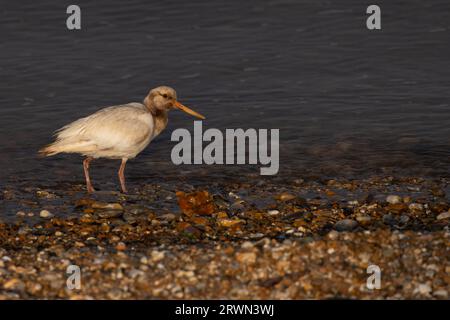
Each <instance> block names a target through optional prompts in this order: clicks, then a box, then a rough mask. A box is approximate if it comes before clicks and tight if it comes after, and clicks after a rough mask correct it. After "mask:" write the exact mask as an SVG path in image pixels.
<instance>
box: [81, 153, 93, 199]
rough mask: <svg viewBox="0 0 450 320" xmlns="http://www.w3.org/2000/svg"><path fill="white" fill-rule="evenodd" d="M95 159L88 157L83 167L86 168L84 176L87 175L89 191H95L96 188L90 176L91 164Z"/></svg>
mask: <svg viewBox="0 0 450 320" xmlns="http://www.w3.org/2000/svg"><path fill="white" fill-rule="evenodd" d="M92 160H94V158H91V157H87V158H86V159H84V160H83V168H84V176H85V177H86V189H87V191H88V192H89V193H91V192H94V191H95V190H94V188H93V187H92V184H91V179H90V178H89V164H90V163H91V161H92Z"/></svg>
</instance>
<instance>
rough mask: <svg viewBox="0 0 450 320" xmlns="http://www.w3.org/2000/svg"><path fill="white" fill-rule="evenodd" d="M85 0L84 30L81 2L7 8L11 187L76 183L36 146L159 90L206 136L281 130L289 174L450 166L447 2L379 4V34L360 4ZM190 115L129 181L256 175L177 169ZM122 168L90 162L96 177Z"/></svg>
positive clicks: (1, 128)
mask: <svg viewBox="0 0 450 320" xmlns="http://www.w3.org/2000/svg"><path fill="white" fill-rule="evenodd" d="M75 3H76V4H78V5H79V6H80V7H81V10H82V30H81V31H68V30H67V29H66V26H65V20H66V16H67V15H66V13H65V11H66V7H67V6H68V5H69V4H72V2H70V3H69V2H65V1H58V2H57V1H48V0H43V1H21V2H20V4H19V3H18V2H13V1H10V2H8V3H2V4H1V7H0V35H1V43H0V74H1V79H2V80H1V81H0V106H1V108H0V135H1V143H0V165H1V166H2V170H1V178H2V181H7V182H8V183H9V184H14V183H16V182H19V181H21V182H22V183H23V181H26V180H28V181H39V183H43V184H45V183H46V182H48V183H50V181H54V180H59V181H79V182H81V181H82V180H83V177H82V171H81V158H79V157H78V156H75V155H72V156H57V157H54V158H50V159H39V158H37V157H36V151H37V150H38V149H39V148H40V147H41V146H42V145H44V144H46V143H48V142H50V141H51V134H52V132H53V131H54V130H55V129H57V128H59V127H61V126H63V125H64V124H66V123H68V122H70V121H73V120H75V119H77V118H79V117H81V116H85V115H88V114H89V113H91V112H94V111H95V110H97V109H98V108H99V107H103V106H107V105H112V104H119V103H125V102H130V101H141V100H142V99H143V97H144V96H145V94H146V93H147V91H148V89H150V88H152V87H155V86H158V85H161V84H166V85H170V86H173V87H174V88H176V90H177V91H178V94H179V97H180V101H182V102H184V103H185V104H186V105H188V106H191V107H192V108H193V109H195V110H197V111H199V112H201V113H203V114H205V115H206V116H207V121H205V122H204V127H205V129H206V128H208V127H214V128H219V129H225V128H279V129H280V143H281V146H280V173H279V174H280V176H283V175H291V174H292V172H294V173H295V174H298V175H299V176H301V175H307V174H319V175H325V176H340V175H343V176H361V175H366V174H385V173H392V172H393V173H399V174H405V175H425V176H428V175H429V176H444V175H445V176H448V173H449V172H450V138H449V133H450V129H449V128H450V109H449V108H450V106H449V104H450V44H449V39H450V3H449V2H448V0H435V1H422V0H421V1H377V4H378V5H380V7H381V10H382V30H381V31H369V30H367V29H366V27H365V19H366V14H365V10H366V7H367V4H366V3H364V2H361V1H323V0H319V1H294V0H289V1H285V0H283V1H216V0H214V1H211V0H210V1H194V0H190V1H183V2H175V1H158V2H156V1H153V2H149V1H127V2H126V4H125V2H119V1H95V4H94V3H93V1H76V2H75ZM192 121H193V118H191V117H189V116H187V115H185V114H181V113H179V112H172V114H171V116H170V122H169V126H168V128H167V129H166V131H165V132H164V133H163V134H162V135H161V136H160V137H159V138H158V139H157V140H155V141H154V142H152V144H151V146H150V147H149V148H148V149H146V150H145V151H144V152H143V153H142V154H141V155H140V156H139V157H138V158H137V159H136V160H134V161H133V162H130V165H129V167H128V169H127V170H128V172H127V173H128V176H129V177H130V179H151V178H155V177H159V178H161V174H162V173H166V174H169V175H171V176H174V177H176V176H177V175H179V174H180V172H181V174H186V175H191V176H192V177H194V176H198V177H203V178H205V179H208V178H209V179H212V178H219V179H220V178H221V177H226V176H230V175H235V176H237V175H239V174H240V173H241V172H250V173H255V174H257V173H258V172H259V167H243V168H235V167H226V166H220V167H217V166H215V167H196V166H183V167H182V168H180V167H176V166H175V165H172V164H171V162H170V150H171V148H172V147H173V145H174V143H172V142H170V134H171V132H172V131H173V130H174V129H176V128H179V127H186V128H189V129H192V125H193V122H192ZM117 166H118V163H117V161H116V162H113V161H105V160H103V161H101V162H100V163H98V167H97V168H96V167H95V164H94V170H95V171H94V174H93V175H94V178H95V179H102V180H103V181H104V182H106V181H109V180H111V176H112V175H113V174H114V175H115V173H114V172H115V170H116V168H117ZM181 169H182V170H181ZM241 170H243V171H241Z"/></svg>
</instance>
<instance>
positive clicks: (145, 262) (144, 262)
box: [139, 257, 148, 264]
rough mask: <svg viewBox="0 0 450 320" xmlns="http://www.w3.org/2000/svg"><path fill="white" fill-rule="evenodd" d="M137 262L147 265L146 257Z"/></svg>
mask: <svg viewBox="0 0 450 320" xmlns="http://www.w3.org/2000/svg"><path fill="white" fill-rule="evenodd" d="M139 262H140V263H141V264H147V263H148V259H147V257H142V258H141V259H140V260H139Z"/></svg>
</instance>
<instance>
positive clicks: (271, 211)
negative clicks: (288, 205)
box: [267, 210, 280, 216]
mask: <svg viewBox="0 0 450 320" xmlns="http://www.w3.org/2000/svg"><path fill="white" fill-rule="evenodd" d="M267 213H268V214H269V215H271V216H276V215H277V214H280V211H278V210H269V211H267Z"/></svg>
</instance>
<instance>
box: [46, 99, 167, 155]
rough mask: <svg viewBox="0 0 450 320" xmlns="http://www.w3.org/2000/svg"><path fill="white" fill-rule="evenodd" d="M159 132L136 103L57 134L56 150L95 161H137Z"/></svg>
mask: <svg viewBox="0 0 450 320" xmlns="http://www.w3.org/2000/svg"><path fill="white" fill-rule="evenodd" d="M157 134H159V132H157V130H155V120H154V118H153V116H152V114H151V113H150V112H149V111H148V110H147V108H146V107H145V105H143V104H141V103H137V102H132V103H128V104H124V105H118V106H112V107H107V108H104V109H101V110H99V111H97V112H96V113H94V114H92V115H90V116H88V117H85V118H81V119H79V120H76V121H74V122H72V123H70V124H68V125H66V126H64V127H63V128H61V129H59V130H58V131H57V133H56V142H55V143H54V144H53V145H52V148H53V149H55V151H58V152H67V153H80V154H83V155H86V156H89V157H93V158H103V157H105V158H112V159H120V158H127V159H131V158H134V157H135V156H136V155H137V154H138V153H140V152H141V151H142V150H143V149H144V148H145V147H146V146H147V145H148V144H149V143H150V141H151V140H152V139H153V138H154V137H155V136H156V135H157Z"/></svg>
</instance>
